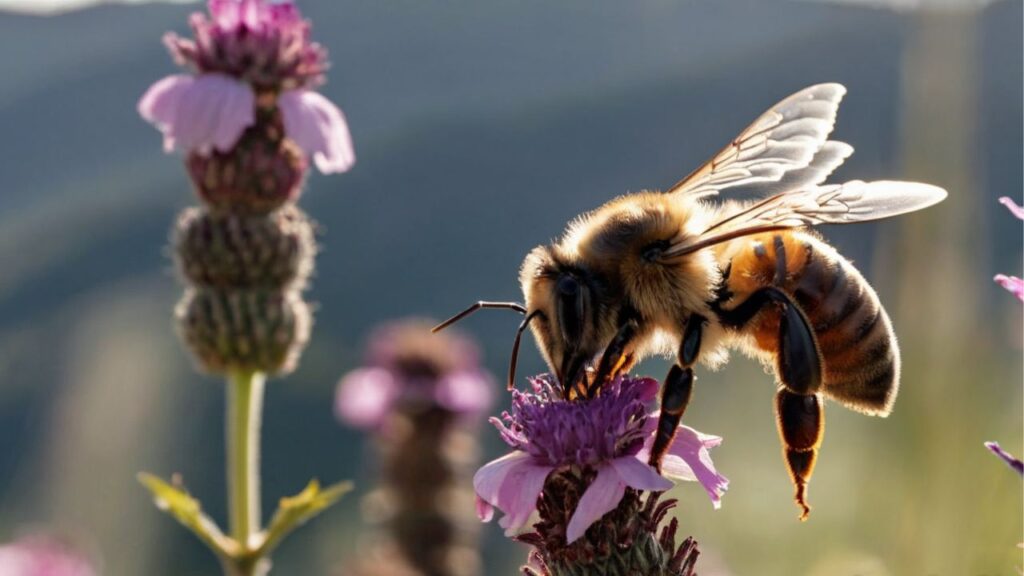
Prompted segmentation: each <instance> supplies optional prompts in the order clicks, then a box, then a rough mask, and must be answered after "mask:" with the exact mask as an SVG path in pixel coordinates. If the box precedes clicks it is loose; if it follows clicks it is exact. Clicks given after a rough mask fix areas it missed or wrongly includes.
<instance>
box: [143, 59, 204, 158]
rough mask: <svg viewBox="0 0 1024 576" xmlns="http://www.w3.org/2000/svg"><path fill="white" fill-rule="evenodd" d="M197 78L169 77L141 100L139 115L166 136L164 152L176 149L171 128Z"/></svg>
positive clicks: (151, 87) (180, 75)
mask: <svg viewBox="0 0 1024 576" xmlns="http://www.w3.org/2000/svg"><path fill="white" fill-rule="evenodd" d="M194 82H195V78H193V77H192V76H186V75H184V74H176V75H173V76H168V77H166V78H164V79H162V80H159V81H157V83H156V84H153V85H152V86H150V87H149V89H148V90H146V93H145V94H143V95H142V98H141V99H140V100H139V105H138V109H139V115H140V116H142V117H143V118H144V119H145V120H146V121H147V122H149V123H151V124H153V125H155V126H156V127H157V129H158V130H160V131H161V132H163V134H164V151H165V152H170V151H171V150H173V149H174V138H173V136H172V132H171V128H170V127H171V126H173V125H174V121H175V120H176V119H177V117H178V107H179V105H180V103H181V98H182V96H183V95H184V94H185V93H186V92H188V89H189V88H191V87H192V84H193V83H194Z"/></svg>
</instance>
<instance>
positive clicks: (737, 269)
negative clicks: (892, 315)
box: [720, 231, 900, 415]
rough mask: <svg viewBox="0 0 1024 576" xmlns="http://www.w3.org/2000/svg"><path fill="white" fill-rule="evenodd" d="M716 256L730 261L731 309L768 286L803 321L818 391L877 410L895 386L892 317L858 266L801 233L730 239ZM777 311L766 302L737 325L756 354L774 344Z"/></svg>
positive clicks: (883, 409)
mask: <svg viewBox="0 0 1024 576" xmlns="http://www.w3.org/2000/svg"><path fill="white" fill-rule="evenodd" d="M720 260H721V263H722V264H723V269H724V268H725V266H727V265H729V263H730V262H731V267H730V270H729V276H728V278H726V279H725V282H726V287H727V288H728V290H729V292H731V293H732V298H731V299H730V300H728V301H727V302H726V303H725V304H724V307H725V308H731V307H733V306H735V305H737V304H738V303H740V302H742V301H743V300H744V299H745V298H746V297H747V296H748V295H749V294H751V293H752V292H754V291H756V290H758V289H759V288H763V287H766V286H776V287H778V288H781V289H782V290H783V291H785V292H786V293H787V294H789V295H791V296H792V297H793V299H794V300H795V301H796V303H797V304H798V305H799V306H800V307H801V309H802V310H803V312H804V314H806V316H807V318H808V319H809V320H810V323H811V326H812V329H813V331H814V335H815V338H816V339H817V344H818V350H819V351H820V353H821V357H822V361H823V362H822V363H823V369H824V370H823V392H824V393H825V394H826V395H827V396H829V397H831V398H834V399H835V400H838V401H839V402H841V403H843V404H845V405H847V406H849V407H851V408H854V409H856V410H859V411H862V412H867V413H871V414H879V415H885V414H888V413H889V411H890V409H891V408H892V403H893V400H895V398H896V392H897V389H898V388H899V372H900V356H899V348H898V347H897V345H896V337H895V335H894V334H893V331H892V323H891V322H890V321H889V316H888V315H887V314H886V313H885V310H884V309H883V308H882V306H881V304H880V303H879V302H878V296H877V295H876V294H875V291H874V290H873V289H872V288H871V286H869V285H868V283H867V281H866V280H864V277H863V276H861V274H860V272H858V271H857V269H856V268H854V267H853V265H852V264H850V263H849V262H848V261H847V260H846V259H845V258H843V257H842V256H841V255H839V253H838V252H836V251H835V250H834V249H833V248H832V247H831V246H829V245H828V244H825V243H824V242H823V241H821V240H820V239H818V238H817V237H815V236H813V235H812V234H810V233H808V232H789V231H783V232H774V233H767V234H760V235H756V236H750V237H746V238H740V239H737V240H734V241H732V242H730V243H729V244H727V245H726V246H724V247H723V249H722V250H721V252H720ZM778 326H779V313H778V311H777V309H775V308H774V307H768V308H766V309H765V310H764V311H762V312H761V313H760V314H758V315H757V316H756V317H754V319H753V320H751V322H750V323H749V324H748V325H747V326H745V327H743V328H742V329H741V333H742V334H743V335H749V336H751V337H752V339H751V338H742V339H741V340H743V341H745V342H746V343H747V344H748V345H750V346H753V348H755V349H756V352H757V353H758V355H759V356H761V357H766V356H768V355H770V356H771V357H774V355H775V353H776V351H777V350H778Z"/></svg>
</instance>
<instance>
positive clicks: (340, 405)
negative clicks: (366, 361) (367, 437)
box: [334, 368, 398, 428]
mask: <svg viewBox="0 0 1024 576" xmlns="http://www.w3.org/2000/svg"><path fill="white" fill-rule="evenodd" d="M397 394H398V385H397V383H396V382H395V378H394V376H393V375H392V374H391V372H389V371H387V370H384V369H383V368H360V369H358V370H353V371H352V372H349V373H348V374H346V375H345V377H344V378H342V379H341V382H340V383H339V384H338V391H337V393H336V394H335V398H334V413H335V415H336V416H337V417H338V419H339V420H341V421H343V422H345V423H346V424H348V425H349V426H353V427H355V428H374V427H376V426H378V425H379V424H380V423H381V421H382V420H383V419H384V416H385V415H386V414H387V412H388V410H389V409H390V408H391V403H392V402H393V401H394V399H395V397H396V396H397Z"/></svg>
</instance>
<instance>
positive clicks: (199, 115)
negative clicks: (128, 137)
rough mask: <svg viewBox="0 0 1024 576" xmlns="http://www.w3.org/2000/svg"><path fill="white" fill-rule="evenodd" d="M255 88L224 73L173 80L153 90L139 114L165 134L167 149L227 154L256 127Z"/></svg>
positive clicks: (168, 80)
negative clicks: (216, 151)
mask: <svg viewBox="0 0 1024 576" xmlns="http://www.w3.org/2000/svg"><path fill="white" fill-rule="evenodd" d="M254 106H255V96H254V95H253V92H252V88H250V87H249V85H248V84H245V83H243V82H241V81H239V80H236V79H234V78H232V77H230V76H227V75H224V74H202V75H200V76H196V77H190V76H169V77H167V78H164V79H163V80H160V81H159V82H157V83H156V84H154V85H153V86H151V87H150V89H149V90H147V91H146V93H145V94H144V95H143V96H142V99H141V100H140V101H139V114H141V115H142V117H143V118H145V119H146V120H148V121H150V122H152V123H153V124H154V125H156V127H157V128H158V129H159V130H160V131H161V132H163V134H164V148H165V149H168V150H170V149H172V148H174V147H178V148H180V149H182V150H186V151H193V150H195V151H199V152H209V151H210V150H211V149H217V150H220V151H221V152H226V151H228V150H230V149H231V148H233V147H234V146H235V144H236V143H237V142H238V139H239V138H240V137H241V136H242V133H243V132H245V129H246V128H248V127H249V126H251V125H252V124H253V122H255V120H256V116H255V114H256V113H255V108H254Z"/></svg>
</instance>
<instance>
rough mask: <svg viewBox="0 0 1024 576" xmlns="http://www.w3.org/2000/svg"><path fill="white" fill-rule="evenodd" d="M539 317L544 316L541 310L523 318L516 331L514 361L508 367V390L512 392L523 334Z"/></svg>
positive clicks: (513, 347) (514, 385)
mask: <svg viewBox="0 0 1024 576" xmlns="http://www.w3.org/2000/svg"><path fill="white" fill-rule="evenodd" d="M537 316H544V313H543V312H541V311H540V310H534V311H533V312H530V313H529V314H527V315H526V318H523V321H522V323H520V324H519V328H518V329H516V339H515V341H514V342H513V343H512V359H511V360H510V361H509V365H508V389H509V390H512V389H513V388H515V387H516V364H518V363H519V343H520V342H521V341H522V339H523V332H525V331H526V327H527V326H529V325H530V321H531V320H533V319H534V318H536V317H537Z"/></svg>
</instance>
